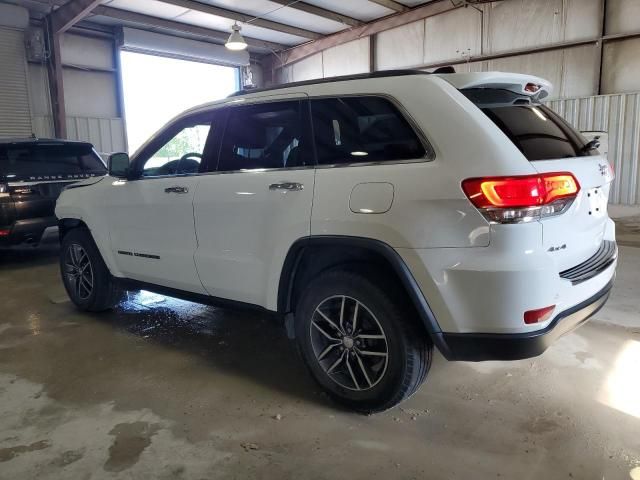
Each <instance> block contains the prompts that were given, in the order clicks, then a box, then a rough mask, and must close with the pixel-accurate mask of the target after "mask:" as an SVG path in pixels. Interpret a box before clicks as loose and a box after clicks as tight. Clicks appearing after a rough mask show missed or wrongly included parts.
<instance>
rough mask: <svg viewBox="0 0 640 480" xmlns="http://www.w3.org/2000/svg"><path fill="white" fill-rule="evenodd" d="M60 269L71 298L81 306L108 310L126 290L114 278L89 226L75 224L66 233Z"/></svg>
mask: <svg viewBox="0 0 640 480" xmlns="http://www.w3.org/2000/svg"><path fill="white" fill-rule="evenodd" d="M60 273H61V275H62V282H63V283H64V287H65V289H66V290H67V293H68V294H69V298H71V301H72V302H73V303H74V304H75V305H76V306H77V307H78V308H80V309H82V310H87V311H90V312H100V311H104V310H108V309H110V308H112V307H114V306H115V305H117V304H118V302H119V301H120V299H121V298H122V294H123V291H122V290H121V289H120V288H118V286H117V285H116V284H115V282H114V281H113V277H112V276H111V273H109V270H108V269H107V266H106V265H105V263H104V260H102V256H101V255H100V252H99V251H98V248H97V247H96V244H95V243H94V241H93V238H92V237H91V234H90V233H89V231H88V230H87V229H84V228H76V229H74V230H71V231H70V232H69V233H67V234H66V235H65V236H64V238H63V240H62V246H61V249H60Z"/></svg>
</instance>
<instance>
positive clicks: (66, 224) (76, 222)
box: [58, 218, 89, 243]
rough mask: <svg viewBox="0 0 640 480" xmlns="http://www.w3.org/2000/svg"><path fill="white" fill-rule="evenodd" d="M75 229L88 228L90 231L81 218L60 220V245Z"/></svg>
mask: <svg viewBox="0 0 640 480" xmlns="http://www.w3.org/2000/svg"><path fill="white" fill-rule="evenodd" d="M74 228H86V229H87V230H89V226H88V225H87V224H86V223H84V222H83V221H82V220H80V219H79V218H61V219H59V220H58V235H59V237H60V243H62V239H63V238H64V237H65V235H66V234H67V233H69V232H70V231H71V230H73V229H74Z"/></svg>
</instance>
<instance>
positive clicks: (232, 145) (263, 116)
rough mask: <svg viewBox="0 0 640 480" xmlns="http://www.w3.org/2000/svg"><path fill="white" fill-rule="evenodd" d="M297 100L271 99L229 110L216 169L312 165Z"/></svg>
mask: <svg viewBox="0 0 640 480" xmlns="http://www.w3.org/2000/svg"><path fill="white" fill-rule="evenodd" d="M303 124H304V121H303V115H302V113H301V109H300V102H299V101H286V102H272V103H263V104H259V105H246V106H242V107H232V108H230V109H229V119H228V120H227V127H226V129H225V132H224V136H223V139H222V145H221V148H220V157H219V161H218V170H219V171H223V172H224V171H236V170H252V169H259V168H268V169H273V168H291V167H300V166H305V165H311V164H312V163H313V162H312V159H311V156H310V155H309V154H308V153H307V150H306V145H305V144H306V143H308V142H305V141H304V139H303V135H304V134H303V131H304V126H303Z"/></svg>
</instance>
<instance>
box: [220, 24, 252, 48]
mask: <svg viewBox="0 0 640 480" xmlns="http://www.w3.org/2000/svg"><path fill="white" fill-rule="evenodd" d="M241 29H242V28H241V27H240V25H238V24H237V23H234V24H233V26H232V27H231V30H233V31H232V32H231V35H229V39H228V40H227V43H225V44H224V46H225V47H227V48H228V49H229V50H244V49H245V48H247V46H248V45H247V42H245V40H244V38H243V37H242V35H241V34H240V30H241Z"/></svg>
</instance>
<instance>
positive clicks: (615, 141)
mask: <svg viewBox="0 0 640 480" xmlns="http://www.w3.org/2000/svg"><path fill="white" fill-rule="evenodd" d="M549 106H550V107H551V108H552V109H554V110H555V111H556V112H558V113H559V114H560V115H562V116H563V117H564V118H566V119H567V121H568V122H570V123H572V124H573V125H574V126H575V127H577V128H578V129H579V130H599V131H605V132H608V133H609V162H610V163H611V164H612V165H613V167H614V169H615V172H616V178H615V180H614V184H613V189H612V191H611V196H610V202H611V203H613V204H622V205H637V204H640V178H639V174H640V173H639V169H638V163H639V162H640V158H639V152H640V93H627V94H620V95H598V96H594V97H586V98H576V99H565V100H555V101H551V102H549Z"/></svg>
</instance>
